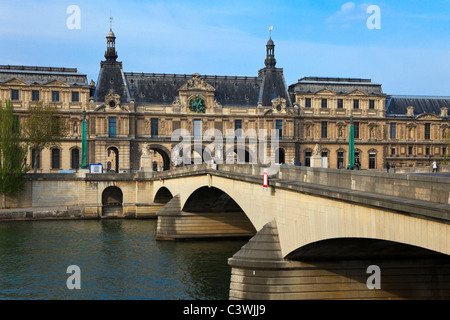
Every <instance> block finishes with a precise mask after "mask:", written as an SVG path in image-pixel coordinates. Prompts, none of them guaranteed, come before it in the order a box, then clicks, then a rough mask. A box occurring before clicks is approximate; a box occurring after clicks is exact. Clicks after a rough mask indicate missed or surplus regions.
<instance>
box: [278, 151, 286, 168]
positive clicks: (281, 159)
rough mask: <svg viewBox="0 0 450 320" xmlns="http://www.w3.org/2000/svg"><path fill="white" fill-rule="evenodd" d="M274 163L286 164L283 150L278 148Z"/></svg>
mask: <svg viewBox="0 0 450 320" xmlns="http://www.w3.org/2000/svg"><path fill="white" fill-rule="evenodd" d="M275 163H278V164H284V163H286V158H285V152H284V149H283V148H278V149H277V150H276V151H275Z"/></svg>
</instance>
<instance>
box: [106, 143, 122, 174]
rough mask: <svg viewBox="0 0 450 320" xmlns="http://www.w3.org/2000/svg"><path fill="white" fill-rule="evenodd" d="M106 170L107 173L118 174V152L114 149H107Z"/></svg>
mask: <svg viewBox="0 0 450 320" xmlns="http://www.w3.org/2000/svg"><path fill="white" fill-rule="evenodd" d="M106 169H107V171H108V172H116V173H117V172H119V150H118V149H117V148H116V147H109V148H108V149H107V154H106Z"/></svg>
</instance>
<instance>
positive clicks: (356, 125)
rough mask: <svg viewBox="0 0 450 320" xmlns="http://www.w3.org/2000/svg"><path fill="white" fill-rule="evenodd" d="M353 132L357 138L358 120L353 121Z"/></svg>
mask: <svg viewBox="0 0 450 320" xmlns="http://www.w3.org/2000/svg"><path fill="white" fill-rule="evenodd" d="M353 133H354V137H355V139H359V122H353Z"/></svg>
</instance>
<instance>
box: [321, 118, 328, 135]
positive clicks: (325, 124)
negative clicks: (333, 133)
mask: <svg viewBox="0 0 450 320" xmlns="http://www.w3.org/2000/svg"><path fill="white" fill-rule="evenodd" d="M322 138H328V122H326V121H322Z"/></svg>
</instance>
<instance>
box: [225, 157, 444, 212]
mask: <svg viewBox="0 0 450 320" xmlns="http://www.w3.org/2000/svg"><path fill="white" fill-rule="evenodd" d="M267 168H269V167H268V166H264V165H257V164H255V165H251V164H242V165H228V164H221V165H219V166H218V170H220V171H226V172H232V173H238V174H246V175H253V176H262V174H263V170H264V169H267ZM271 173H276V175H274V177H276V179H278V180H286V181H296V182H303V183H310V184H315V185H322V186H328V187H335V188H341V189H347V190H354V191H362V192H367V193H371V194H381V195H386V196H393V197H399V198H407V199H413V200H421V201H430V202H434V203H441V204H450V179H449V178H448V177H440V176H431V175H426V176H425V175H412V174H392V173H389V174H388V173H384V172H379V171H377V172H375V171H358V170H356V171H355V170H339V169H323V168H309V167H294V166H286V165H281V166H279V167H278V170H274V171H273V172H270V171H269V175H270V174H271Z"/></svg>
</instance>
